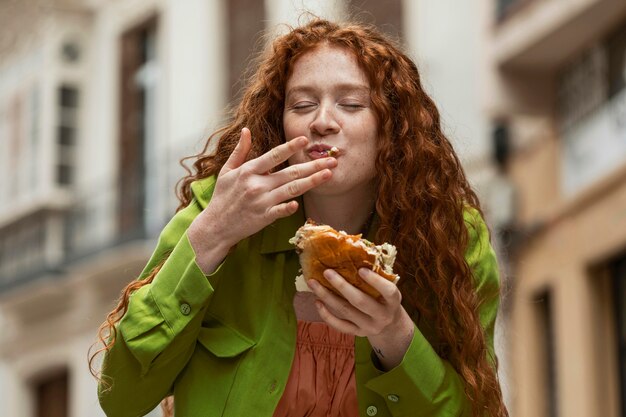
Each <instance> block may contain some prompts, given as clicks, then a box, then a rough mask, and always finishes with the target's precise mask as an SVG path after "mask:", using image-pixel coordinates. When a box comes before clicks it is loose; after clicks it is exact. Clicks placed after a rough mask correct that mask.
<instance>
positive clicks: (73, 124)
mask: <svg viewBox="0 0 626 417" xmlns="http://www.w3.org/2000/svg"><path fill="white" fill-rule="evenodd" d="M57 106H58V115H57V116H58V123H57V131H56V142H57V165H56V179H57V184H59V185H61V186H70V185H73V184H74V183H75V180H76V178H75V176H76V174H75V167H76V161H75V158H76V134H77V130H78V108H79V91H78V88H76V87H75V86H71V85H61V86H60V87H59V89H58V91H57Z"/></svg>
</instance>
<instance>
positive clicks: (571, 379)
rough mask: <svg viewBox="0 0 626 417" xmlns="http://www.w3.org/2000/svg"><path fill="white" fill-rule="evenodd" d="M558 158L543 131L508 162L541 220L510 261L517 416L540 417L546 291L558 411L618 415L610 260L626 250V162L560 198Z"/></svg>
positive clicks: (525, 207)
mask: <svg viewBox="0 0 626 417" xmlns="http://www.w3.org/2000/svg"><path fill="white" fill-rule="evenodd" d="M557 156H558V143H557V141H556V140H555V139H550V138H546V139H545V140H544V141H543V142H542V143H540V144H538V145H536V146H535V147H534V148H533V149H530V150H528V151H527V152H524V153H522V154H520V155H519V157H516V158H515V160H514V161H513V163H512V165H511V175H512V176H513V179H514V181H515V182H516V183H517V184H518V185H519V188H518V190H519V192H520V197H521V199H522V202H523V204H522V205H521V218H522V219H542V220H543V221H542V223H540V224H538V225H537V227H538V229H537V231H536V232H535V234H534V235H531V236H530V237H529V238H528V239H529V240H528V241H527V242H526V244H525V246H524V248H523V249H522V251H521V252H520V253H519V257H518V258H517V260H516V262H515V267H514V277H515V283H516V287H515V289H516V291H515V293H514V302H513V303H514V308H513V317H512V322H511V325H512V328H513V330H512V331H510V332H509V333H510V334H511V336H512V340H511V347H512V356H513V358H514V359H513V373H514V375H515V377H514V380H515V387H516V395H515V400H514V402H513V410H512V411H513V413H512V414H513V415H515V416H542V415H544V414H543V410H542V406H543V404H544V402H545V400H546V398H545V397H546V386H545V375H546V370H545V369H542V365H541V364H542V363H544V358H543V357H542V355H543V354H544V352H542V347H541V346H542V345H543V343H544V340H542V336H543V335H542V333H541V332H540V330H539V328H538V323H537V317H536V314H537V312H536V302H535V298H536V296H537V295H538V294H539V293H540V292H541V291H543V290H545V289H547V288H549V289H550V290H551V291H552V300H553V309H552V320H553V325H554V341H555V346H554V349H555V357H556V363H555V366H556V380H557V382H556V384H557V387H556V398H557V404H558V410H559V415H560V416H568V417H577V416H581V417H582V416H606V417H613V416H615V417H616V416H617V415H618V414H617V413H618V391H617V390H618V386H619V385H618V374H617V369H618V362H617V352H616V341H615V334H614V332H615V330H614V329H615V326H614V313H613V309H612V307H613V306H612V293H611V288H610V285H609V283H610V276H608V271H607V270H606V264H607V262H609V261H610V260H611V259H612V258H613V257H614V256H616V255H618V254H619V253H623V252H624V251H626V166H624V167H622V168H621V169H620V170H618V171H617V172H615V173H614V174H613V175H611V176H610V177H608V178H605V179H604V180H603V181H601V182H599V183H597V184H595V185H594V186H593V187H590V188H589V189H587V190H585V191H584V192H583V193H582V194H580V195H579V196H577V197H576V198H575V199H574V200H571V201H568V202H564V203H562V202H559V200H558V198H555V197H554V187H555V185H554V184H555V182H556V181H555V173H556V171H555V165H554V162H555V161H556V159H557ZM527 224H528V223H527Z"/></svg>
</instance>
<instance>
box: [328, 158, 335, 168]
mask: <svg viewBox="0 0 626 417" xmlns="http://www.w3.org/2000/svg"><path fill="white" fill-rule="evenodd" d="M336 164H337V160H336V159H335V158H327V159H326V166H327V167H334V166H335V165H336Z"/></svg>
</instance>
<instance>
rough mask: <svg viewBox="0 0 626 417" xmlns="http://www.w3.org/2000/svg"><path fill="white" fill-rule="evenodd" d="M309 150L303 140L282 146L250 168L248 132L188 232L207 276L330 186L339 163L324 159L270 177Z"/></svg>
mask: <svg viewBox="0 0 626 417" xmlns="http://www.w3.org/2000/svg"><path fill="white" fill-rule="evenodd" d="M307 144H308V139H307V138H306V137H304V136H302V137H298V138H295V139H293V140H290V141H288V142H286V143H283V144H281V145H279V146H277V147H275V148H274V149H272V150H271V151H269V152H267V153H265V154H263V155H261V156H259V157H258V158H256V159H253V160H250V161H247V162H246V159H247V156H248V153H249V152H250V149H251V147H252V137H251V134H250V130H249V129H247V128H244V129H243V130H242V131H241V137H240V139H239V143H238V144H237V146H236V147H235V149H234V150H233V152H232V154H231V155H230V157H229V158H228V161H226V163H225V164H224V166H223V167H222V169H221V171H220V173H219V174H218V176H217V182H216V184H215V190H214V192H213V196H212V198H211V201H210V203H209V205H208V206H207V207H206V208H205V209H204V210H203V211H202V213H200V215H198V217H196V219H194V221H193V222H192V224H191V226H190V227H189V232H188V234H189V240H190V243H191V244H192V247H193V248H194V251H195V253H196V260H197V263H198V265H199V266H200V268H201V269H202V271H203V272H204V273H205V274H208V273H211V272H213V271H214V270H215V268H216V267H217V265H219V263H220V262H221V261H222V260H223V259H224V257H225V256H226V254H227V253H228V251H229V250H230V248H231V247H233V246H234V245H236V244H237V243H238V242H239V241H241V240H242V239H245V238H247V237H248V236H251V235H253V234H254V233H256V232H258V231H259V230H261V229H263V228H264V227H265V226H267V225H269V224H271V223H273V222H274V221H275V220H277V219H279V218H281V217H287V216H290V215H291V214H293V213H295V212H296V210H297V209H298V202H297V201H294V200H293V198H295V197H298V196H300V195H302V194H304V193H305V192H307V191H308V190H310V189H311V188H314V187H316V186H318V185H320V184H322V183H324V182H326V181H328V180H329V179H330V178H331V176H332V172H331V171H330V169H331V168H334V167H335V166H337V160H336V159H335V158H323V159H317V160H314V161H310V162H306V163H303V164H298V165H294V166H290V167H287V168H285V169H282V170H280V171H277V172H273V173H270V171H271V170H272V169H273V168H275V167H276V166H278V165H280V164H282V163H283V162H285V161H286V160H287V159H289V157H290V156H292V155H293V154H295V153H296V152H298V151H301V150H303V149H304V148H305V147H306V146H307Z"/></svg>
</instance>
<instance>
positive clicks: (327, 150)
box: [307, 143, 341, 159]
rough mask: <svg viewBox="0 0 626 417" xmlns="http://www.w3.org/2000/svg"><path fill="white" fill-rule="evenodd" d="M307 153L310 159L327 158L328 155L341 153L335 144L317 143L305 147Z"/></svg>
mask: <svg viewBox="0 0 626 417" xmlns="http://www.w3.org/2000/svg"><path fill="white" fill-rule="evenodd" d="M307 154H308V155H309V157H310V158H311V159H320V158H328V157H329V156H332V157H335V158H336V157H337V156H339V155H341V151H340V150H339V149H338V148H337V147H336V146H330V145H326V144H325V143H319V144H316V145H313V146H311V147H309V149H307Z"/></svg>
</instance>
